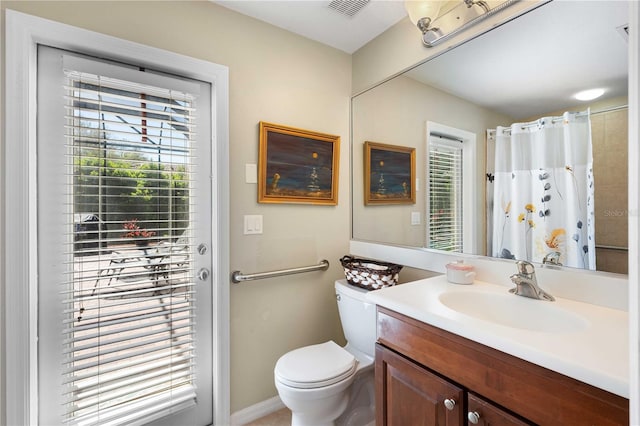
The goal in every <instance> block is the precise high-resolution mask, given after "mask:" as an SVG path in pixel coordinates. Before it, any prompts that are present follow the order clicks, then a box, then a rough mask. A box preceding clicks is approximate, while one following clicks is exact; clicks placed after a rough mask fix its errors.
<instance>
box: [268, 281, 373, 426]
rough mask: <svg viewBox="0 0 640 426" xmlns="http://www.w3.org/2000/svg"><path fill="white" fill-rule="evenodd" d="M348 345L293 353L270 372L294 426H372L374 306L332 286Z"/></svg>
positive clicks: (342, 286) (357, 292)
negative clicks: (289, 411) (272, 373)
mask: <svg viewBox="0 0 640 426" xmlns="http://www.w3.org/2000/svg"><path fill="white" fill-rule="evenodd" d="M335 289H336V300H337V302H338V312H339V314H340V322H341V323H342V330H343V331H344V335H345V337H346V339H347V345H346V346H344V347H341V346H339V345H338V344H336V343H335V342H333V341H328V342H325V343H321V344H317V345H310V346H305V347H302V348H298V349H294V350H292V351H291V352H288V353H286V354H284V355H282V356H281V357H280V359H279V360H278V362H277V363H276V367H275V370H274V377H275V384H276V388H277V389H278V394H279V395H280V399H281V400H282V402H283V403H284V405H286V406H287V407H288V408H289V409H290V410H291V425H292V426H333V425H335V426H370V425H374V424H375V405H374V404H375V393H374V373H373V361H374V350H375V342H376V306H375V304H372V303H369V302H366V301H365V297H366V293H367V290H364V289H361V288H358V287H354V286H351V285H349V284H347V282H346V280H338V281H336V282H335Z"/></svg>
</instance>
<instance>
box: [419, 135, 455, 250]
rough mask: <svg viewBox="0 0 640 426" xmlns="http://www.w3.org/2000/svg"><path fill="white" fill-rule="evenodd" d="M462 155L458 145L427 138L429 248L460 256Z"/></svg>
mask: <svg viewBox="0 0 640 426" xmlns="http://www.w3.org/2000/svg"><path fill="white" fill-rule="evenodd" d="M462 153H463V145H462V143H461V142H459V141H456V140H451V139H448V138H443V137H439V136H435V135H433V134H432V135H430V137H429V149H428V158H427V164H428V165H429V167H428V171H427V173H428V176H427V180H428V182H429V194H428V197H427V198H428V203H429V206H428V207H429V208H428V211H429V222H428V224H429V225H428V228H427V243H428V244H427V246H428V247H429V248H434V249H439V250H447V251H455V252H459V253H462V251H463V250H462V248H463V233H462V232H463V229H462V228H463V227H462V223H463V220H462V219H463V218H462V183H463V180H462V179H463V169H462Z"/></svg>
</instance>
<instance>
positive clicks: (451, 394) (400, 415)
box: [375, 345, 466, 426]
mask: <svg viewBox="0 0 640 426" xmlns="http://www.w3.org/2000/svg"><path fill="white" fill-rule="evenodd" d="M375 376H376V411H377V412H376V424H377V426H408V425H411V426H462V425H463V424H464V420H465V419H464V416H465V414H466V413H465V412H464V410H463V408H464V407H463V405H464V404H463V398H464V393H463V390H462V389H460V388H459V387H457V386H454V385H453V384H451V383H449V382H447V381H445V380H443V379H441V378H440V377H438V376H436V375H435V374H432V373H431V372H429V371H428V370H426V369H424V368H423V367H421V366H419V365H417V364H415V363H413V362H411V361H409V360H408V359H406V358H404V357H403V356H401V355H398V354H396V353H395V352H393V351H390V350H389V349H386V348H384V347H383V346H380V345H376V371H375ZM446 399H449V400H451V401H455V405H454V406H453V407H450V408H451V409H448V408H447V407H445V400H446ZM449 405H451V404H449Z"/></svg>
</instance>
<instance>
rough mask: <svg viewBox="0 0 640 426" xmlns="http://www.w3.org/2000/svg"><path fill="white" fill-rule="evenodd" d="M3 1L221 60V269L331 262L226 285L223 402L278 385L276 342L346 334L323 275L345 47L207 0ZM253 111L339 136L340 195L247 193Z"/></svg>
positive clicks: (331, 273)
mask: <svg viewBox="0 0 640 426" xmlns="http://www.w3.org/2000/svg"><path fill="white" fill-rule="evenodd" d="M5 8H9V9H14V10H18V11H21V12H25V13H29V14H32V15H37V16H40V17H44V18H47V19H52V20H55V21H59V22H63V23H67V24H71V25H74V26H78V27H82V28H87V29H90V30H93V31H98V32H101V33H105V34H110V35H113V36H116V37H120V38H123V39H127V40H132V41H135V42H139V43H143V44H146V45H150V46H154V47H158V48H162V49H166V50H170V51H174V52H178V53H181V54H185V55H189V56H192V57H195V58H199V59H203V60H207V61H211V62H214V63H217V64H222V65H226V66H228V67H229V75H230V86H229V93H230V102H229V103H230V115H229V117H230V158H231V159H230V176H228V179H229V183H230V198H231V205H230V206H229V207H230V212H231V223H230V226H231V229H230V235H231V253H230V259H231V264H230V268H231V271H234V270H241V271H242V272H245V273H250V272H260V271H265V270H273V269H278V268H282V267H292V266H303V265H309V264H315V263H316V262H317V261H319V260H320V259H324V258H326V259H328V260H329V261H330V262H331V268H330V269H329V270H328V271H326V272H314V273H309V274H304V275H295V276H290V277H284V278H274V279H270V280H263V281H254V282H249V283H243V284H238V285H232V288H231V348H230V350H231V411H232V412H234V411H237V410H239V409H242V408H244V407H247V406H250V405H252V404H255V403H257V402H260V401H263V400H265V399H267V398H270V397H272V396H275V395H276V394H277V392H276V389H275V386H274V385H273V367H274V365H275V362H276V360H277V359H278V357H279V356H280V355H282V354H283V353H285V352H287V351H288V350H290V349H292V348H295V347H299V346H303V345H308V344H312V343H319V342H322V341H326V340H329V339H336V340H337V341H338V342H339V343H344V342H343V339H344V338H343V336H342V332H341V329H340V323H339V319H338V314H337V308H336V304H335V296H334V290H333V281H334V280H335V279H338V278H341V277H342V276H343V275H342V271H341V269H340V267H339V262H338V259H339V258H340V257H341V256H342V255H343V254H345V253H347V251H348V243H349V172H348V171H349V97H350V94H351V57H350V55H348V54H346V53H343V52H340V51H338V50H335V49H332V48H329V47H327V46H324V45H321V44H319V43H316V42H313V41H310V40H308V39H304V38H302V37H299V36H296V35H294V34H292V33H289V32H287V31H284V30H280V29H277V28H275V27H273V26H270V25H267V24H264V23H261V22H259V21H256V20H254V19H251V18H248V17H245V16H242V15H239V14H237V13H235V12H232V11H230V10H227V9H225V8H222V7H220V6H217V5H215V4H213V3H210V2H206V1H200V2H197V1H195V2H191V1H143V2H130V1H127V2H123V1H114V2H98V1H84V2H75V1H73V2H54V1H44V2H31V1H30V2H22V1H17V2H12V1H3V2H2V9H3V10H4V9H5ZM3 19H4V13H3ZM7 65H8V66H11V65H10V64H7ZM2 68H3V69H4V55H3V67H2ZM3 105H4V99H3ZM261 120H264V121H269V122H274V123H280V124H285V125H290V126H295V127H299V128H303V129H309V130H316V131H319V132H324V133H329V134H335V135H339V136H340V137H341V138H342V140H341V144H342V145H341V150H340V151H341V162H340V186H339V204H338V206H308V205H284V204H282V205H273V204H272V205H265V204H258V203H257V201H256V200H257V192H256V190H257V187H256V185H255V184H246V183H245V168H244V165H245V164H246V163H257V160H258V122H259V121H261ZM2 143H3V144H4V143H5V141H3V142H2ZM0 152H1V151H0ZM245 214H260V215H263V216H264V234H263V235H250V236H244V235H243V234H242V226H243V220H242V216H243V215H245ZM220 285H231V284H230V283H229V282H223V283H220ZM0 294H1V293H0ZM0 422H1V421H0Z"/></svg>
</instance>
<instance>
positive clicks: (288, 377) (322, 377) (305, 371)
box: [275, 341, 358, 389]
mask: <svg viewBox="0 0 640 426" xmlns="http://www.w3.org/2000/svg"><path fill="white" fill-rule="evenodd" d="M357 364H358V362H357V360H356V358H355V357H354V356H353V355H351V354H350V353H349V352H348V351H346V350H345V349H343V348H341V347H340V346H338V345H337V344H336V343H335V342H333V341H328V342H326V343H321V344H319V345H311V346H305V347H303V348H299V349H295V350H293V351H291V352H288V353H286V354H284V355H283V356H282V357H280V359H279V360H278V362H277V363H276V368H275V375H276V379H277V380H278V381H279V382H280V383H282V384H284V385H287V386H291V387H294V388H303V389H309V388H318V387H322V386H329V385H332V384H334V383H337V382H340V381H342V380H344V379H346V378H348V377H349V376H351V375H352V374H354V373H355V371H356V367H357Z"/></svg>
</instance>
